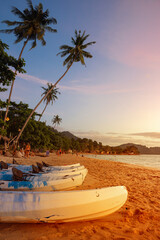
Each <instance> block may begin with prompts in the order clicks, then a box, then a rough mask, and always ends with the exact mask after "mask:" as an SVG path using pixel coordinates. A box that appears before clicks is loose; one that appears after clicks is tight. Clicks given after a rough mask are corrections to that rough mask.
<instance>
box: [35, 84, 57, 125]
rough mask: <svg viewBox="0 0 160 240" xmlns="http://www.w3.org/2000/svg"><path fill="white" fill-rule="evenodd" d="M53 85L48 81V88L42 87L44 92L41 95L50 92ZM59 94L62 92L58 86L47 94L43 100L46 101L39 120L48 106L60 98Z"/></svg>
mask: <svg viewBox="0 0 160 240" xmlns="http://www.w3.org/2000/svg"><path fill="white" fill-rule="evenodd" d="M52 87H53V84H52V83H47V88H45V87H42V89H43V90H44V92H43V93H42V94H41V96H43V95H46V94H47V93H48V91H49V90H50V89H51V88H52ZM57 94H60V92H59V91H58V88H53V89H52V90H51V92H50V93H49V94H48V95H47V97H46V98H45V99H44V100H43V101H44V102H46V104H45V107H44V109H43V111H42V113H41V115H40V117H39V121H40V119H41V117H42V115H43V113H44V111H45V110H46V108H47V106H48V104H49V103H51V104H53V102H54V101H55V100H56V99H58V97H57Z"/></svg>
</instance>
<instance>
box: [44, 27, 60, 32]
mask: <svg viewBox="0 0 160 240" xmlns="http://www.w3.org/2000/svg"><path fill="white" fill-rule="evenodd" d="M45 29H46V30H47V31H48V32H57V29H53V28H51V27H49V26H47V27H45Z"/></svg>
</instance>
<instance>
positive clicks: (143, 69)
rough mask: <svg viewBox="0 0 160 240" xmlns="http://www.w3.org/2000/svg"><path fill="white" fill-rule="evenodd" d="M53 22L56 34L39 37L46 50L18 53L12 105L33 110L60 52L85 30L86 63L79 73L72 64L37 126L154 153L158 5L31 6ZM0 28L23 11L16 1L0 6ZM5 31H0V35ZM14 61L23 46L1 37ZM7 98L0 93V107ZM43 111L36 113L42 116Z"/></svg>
mask: <svg viewBox="0 0 160 240" xmlns="http://www.w3.org/2000/svg"><path fill="white" fill-rule="evenodd" d="M39 2H42V4H43V6H44V10H46V9H47V8H48V9H49V12H50V16H52V17H54V18H56V19H57V22H58V23H57V25H52V27H53V28H56V29H57V30H58V32H57V33H46V35H45V40H46V42H47V45H46V46H45V47H43V46H41V43H39V42H38V44H37V47H36V48H35V49H32V50H31V51H30V50H29V49H30V47H31V43H29V44H28V45H27V47H26V49H25V50H24V53H23V57H24V59H25V61H26V66H25V69H26V71H27V73H26V74H23V75H18V77H17V78H16V81H15V86H14V90H13V95H12V101H16V102H19V101H23V102H24V103H28V104H29V107H31V108H34V107H35V105H36V104H37V103H38V101H39V100H40V97H41V94H42V93H43V90H42V88H41V87H42V86H43V87H45V86H46V84H47V82H50V83H55V81H56V80H57V79H58V78H59V77H60V76H61V75H62V74H63V72H64V71H65V69H66V68H65V67H63V61H64V59H61V57H60V56H56V54H57V53H58V52H59V47H60V46H61V45H63V44H68V45H70V44H71V37H72V36H74V31H75V29H77V30H79V29H80V30H82V31H83V30H86V33H87V34H90V37H89V38H88V41H96V44H95V45H93V46H90V47H89V48H88V51H89V52H90V53H91V54H92V55H93V58H92V59H89V60H88V59H87V60H86V67H84V66H82V65H81V64H80V63H75V64H73V66H72V68H71V69H70V70H69V72H68V74H67V75H66V76H65V78H64V79H63V80H62V81H61V82H60V84H59V85H58V86H57V87H58V88H59V91H60V92H61V95H59V97H58V100H57V101H56V102H55V103H54V104H53V105H50V106H48V108H47V110H46V112H45V113H44V116H43V117H42V121H46V122H47V124H48V125H52V123H51V119H52V118H53V116H54V115H57V114H58V115H59V116H60V117H61V118H62V123H61V125H60V127H59V130H60V131H70V132H71V133H73V134H75V135H76V136H79V137H87V138H91V139H92V140H96V141H98V142H99V141H100V142H102V143H103V144H104V145H110V146H115V145H119V144H122V143H128V142H133V143H138V144H143V145H147V146H160V26H159V25H160V1H159V0H154V1H153V0H134V1H133V0H99V1H97V0H81V1H77V0H67V1H66V0H54V1H53V0H47V1H44V0H41V1H37V0H33V5H34V6H35V5H37V4H38V3H39ZM0 3H1V8H0V21H2V20H18V19H17V17H16V16H14V14H13V13H11V7H12V6H16V7H17V8H18V9H20V10H24V9H25V8H26V7H27V2H26V1H25V0H24V1H21V0H14V1H13V0H6V1H3V0H0ZM6 28H7V25H6V24H4V23H0V29H6ZM0 38H1V39H2V41H3V42H5V43H7V44H8V45H9V47H10V50H9V54H11V55H13V56H14V57H18V55H19V53H20V50H21V48H22V45H23V43H22V42H21V43H19V44H14V41H15V36H14V35H13V34H10V35H7V34H3V33H1V34H0ZM6 98H8V92H5V93H1V99H3V100H4V99H6ZM43 107H44V104H42V105H41V106H40V107H39V108H38V110H37V112H38V113H41V111H42V109H43Z"/></svg>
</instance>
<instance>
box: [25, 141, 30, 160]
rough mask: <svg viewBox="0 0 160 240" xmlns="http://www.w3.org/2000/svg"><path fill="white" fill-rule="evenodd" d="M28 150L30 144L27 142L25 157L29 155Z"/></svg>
mask: <svg viewBox="0 0 160 240" xmlns="http://www.w3.org/2000/svg"><path fill="white" fill-rule="evenodd" d="M30 150H31V146H30V144H29V143H27V145H26V148H25V157H27V158H28V157H29V153H30Z"/></svg>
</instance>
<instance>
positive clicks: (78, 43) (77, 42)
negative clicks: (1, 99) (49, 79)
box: [16, 30, 95, 142]
mask: <svg viewBox="0 0 160 240" xmlns="http://www.w3.org/2000/svg"><path fill="white" fill-rule="evenodd" d="M88 37H89V34H88V35H85V31H84V32H83V33H82V34H81V31H79V32H77V30H75V39H74V38H73V37H72V38H71V40H72V41H71V42H72V44H73V46H72V47H70V46H68V45H63V46H61V47H60V49H61V50H63V51H62V52H60V53H58V54H57V55H59V54H60V55H61V57H64V56H67V55H69V56H68V57H67V58H66V59H65V60H64V62H63V65H67V69H66V71H65V72H64V73H63V75H62V76H61V77H60V78H59V79H58V80H57V82H56V83H55V84H54V85H53V86H52V88H51V89H50V90H49V91H48V92H47V93H46V95H45V96H44V97H43V98H42V99H41V100H40V101H39V103H38V104H37V105H36V107H35V108H34V109H33V111H32V112H31V114H30V115H29V117H28V118H27V120H26V122H25V124H24V126H23V127H22V129H21V131H20V132H19V134H18V136H17V139H16V141H17V142H18V140H19V138H20V136H21V134H22V132H23V130H24V128H25V127H26V125H27V123H28V121H29V119H30V118H31V117H32V115H33V113H34V112H35V111H36V109H37V108H38V106H39V105H40V104H41V102H42V101H43V100H44V99H45V98H46V97H47V96H48V94H49V93H50V92H51V91H52V89H53V88H55V87H56V85H57V84H58V83H59V82H60V81H61V79H62V78H63V77H64V76H65V75H66V73H67V72H68V71H69V69H70V68H71V66H72V64H73V63H74V62H81V63H82V65H85V62H84V57H86V58H92V55H91V54H90V53H89V52H86V51H84V49H86V48H87V47H88V46H89V45H92V44H94V43H95V42H89V43H86V44H85V43H84V42H85V40H86V39H87V38H88Z"/></svg>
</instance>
